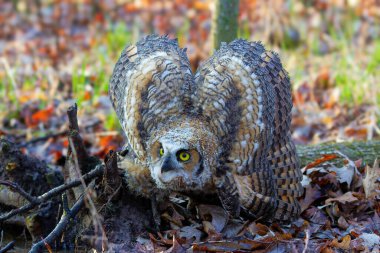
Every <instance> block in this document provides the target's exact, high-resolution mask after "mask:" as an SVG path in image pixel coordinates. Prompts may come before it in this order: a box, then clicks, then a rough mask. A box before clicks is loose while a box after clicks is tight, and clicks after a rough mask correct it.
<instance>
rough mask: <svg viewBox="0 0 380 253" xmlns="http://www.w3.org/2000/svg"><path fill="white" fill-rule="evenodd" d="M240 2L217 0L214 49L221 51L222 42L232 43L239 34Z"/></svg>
mask: <svg viewBox="0 0 380 253" xmlns="http://www.w3.org/2000/svg"><path fill="white" fill-rule="evenodd" d="M238 14H239V0H215V12H214V18H213V21H212V36H213V47H214V49H219V47H220V43H221V42H227V43H228V42H231V41H233V40H234V39H236V37H237V32H238Z"/></svg>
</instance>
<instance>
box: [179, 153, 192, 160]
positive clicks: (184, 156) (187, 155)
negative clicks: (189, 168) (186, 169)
mask: <svg viewBox="0 0 380 253" xmlns="http://www.w3.org/2000/svg"><path fill="white" fill-rule="evenodd" d="M178 157H179V160H180V161H182V162H186V161H189V159H190V153H188V152H185V151H181V152H180V153H179V155H178Z"/></svg>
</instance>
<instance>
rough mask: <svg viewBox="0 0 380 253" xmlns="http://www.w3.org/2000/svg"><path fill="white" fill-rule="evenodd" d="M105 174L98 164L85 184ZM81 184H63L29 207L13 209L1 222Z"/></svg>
mask: <svg viewBox="0 0 380 253" xmlns="http://www.w3.org/2000/svg"><path fill="white" fill-rule="evenodd" d="M103 172H104V166H103V165H100V164H98V165H97V166H96V167H95V168H94V169H93V170H91V171H90V172H89V173H87V174H85V175H84V176H83V180H84V181H85V182H88V181H91V180H92V179H94V178H96V177H98V176H101V175H103ZM81 184H82V181H81V180H80V179H76V180H74V181H71V182H69V183H67V184H63V185H60V186H58V187H55V188H53V189H51V190H50V191H48V192H46V193H44V194H42V195H40V196H38V197H36V198H35V200H34V201H33V202H31V203H29V204H27V205H24V206H22V207H20V208H17V209H13V210H12V211H10V212H8V213H7V214H4V215H1V216H0V222H2V221H4V220H6V219H9V218H11V217H13V216H15V215H17V214H20V213H24V212H27V211H29V210H31V209H33V208H34V207H36V206H38V205H39V204H41V203H43V202H45V201H47V200H49V199H51V198H53V197H55V196H57V195H59V194H62V193H63V192H64V191H66V190H67V189H70V188H73V187H77V186H79V185H81Z"/></svg>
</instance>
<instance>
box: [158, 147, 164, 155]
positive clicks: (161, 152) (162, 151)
mask: <svg viewBox="0 0 380 253" xmlns="http://www.w3.org/2000/svg"><path fill="white" fill-rule="evenodd" d="M159 152H160V156H163V155H164V149H163V148H160V151H159Z"/></svg>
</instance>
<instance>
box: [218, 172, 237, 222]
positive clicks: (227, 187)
mask: <svg viewBox="0 0 380 253" xmlns="http://www.w3.org/2000/svg"><path fill="white" fill-rule="evenodd" d="M217 192H218V196H219V199H220V202H221V203H222V205H223V208H224V209H225V210H226V211H227V212H228V214H229V215H230V216H231V217H234V218H237V217H239V216H240V201H239V193H238V190H237V187H236V183H235V180H234V179H233V177H232V176H231V175H230V174H229V173H227V174H225V175H223V176H221V177H219V179H218V184H217Z"/></svg>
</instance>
